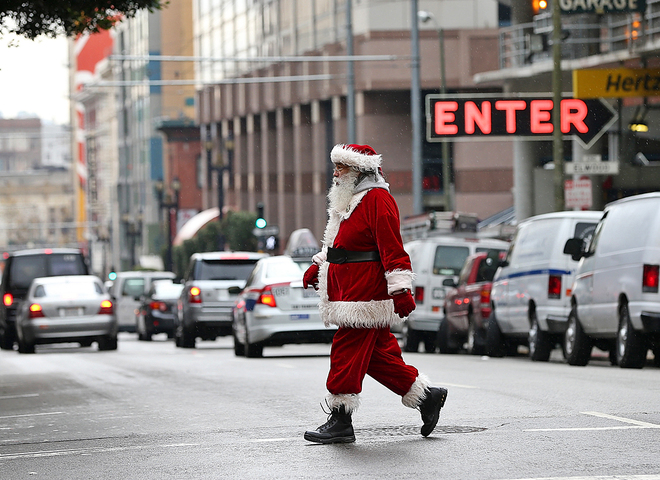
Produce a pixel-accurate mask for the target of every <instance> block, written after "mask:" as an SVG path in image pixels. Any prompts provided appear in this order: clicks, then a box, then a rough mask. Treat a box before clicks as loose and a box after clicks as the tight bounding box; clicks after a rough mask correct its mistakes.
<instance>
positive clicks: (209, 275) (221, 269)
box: [195, 260, 256, 280]
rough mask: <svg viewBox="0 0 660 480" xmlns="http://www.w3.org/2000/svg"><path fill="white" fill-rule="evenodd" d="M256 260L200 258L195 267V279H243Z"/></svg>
mask: <svg viewBox="0 0 660 480" xmlns="http://www.w3.org/2000/svg"><path fill="white" fill-rule="evenodd" d="M255 263H256V260H202V261H201V262H199V263H198V264H197V266H196V268H195V279H196V280H245V279H246V278H247V277H248V275H250V272H251V271H252V269H253V268H254V264H255Z"/></svg>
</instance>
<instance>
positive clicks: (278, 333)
mask: <svg viewBox="0 0 660 480" xmlns="http://www.w3.org/2000/svg"><path fill="white" fill-rule="evenodd" d="M303 273H304V269H303V268H302V267H301V266H300V264H299V263H298V262H296V261H295V260H293V259H292V258H291V257H288V256H285V255H280V256H275V257H267V258H262V259H261V260H259V261H258V262H257V264H256V265H255V267H254V270H252V273H251V274H250V276H249V277H248V279H247V282H246V284H245V288H244V289H243V291H242V292H241V294H240V295H239V296H238V299H237V300H236V306H235V308H234V315H233V316H234V318H233V335H234V352H235V354H236V355H237V356H242V355H245V356H247V357H261V356H263V349H264V347H266V346H281V345H285V344H289V343H331V342H332V338H333V336H334V334H335V332H336V330H337V328H336V327H333V328H326V327H325V326H324V325H323V321H322V320H321V317H320V314H319V307H318V304H319V296H318V293H317V292H316V290H314V289H313V288H308V289H304V288H303V286H302V277H303Z"/></svg>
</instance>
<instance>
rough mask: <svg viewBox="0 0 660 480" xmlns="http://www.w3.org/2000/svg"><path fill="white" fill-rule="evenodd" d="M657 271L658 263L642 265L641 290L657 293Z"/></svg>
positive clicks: (659, 269)
mask: <svg viewBox="0 0 660 480" xmlns="http://www.w3.org/2000/svg"><path fill="white" fill-rule="evenodd" d="M659 273H660V266H659V265H644V272H643V273H642V292H645V293H658V274H659Z"/></svg>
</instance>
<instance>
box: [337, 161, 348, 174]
mask: <svg viewBox="0 0 660 480" xmlns="http://www.w3.org/2000/svg"><path fill="white" fill-rule="evenodd" d="M349 168H351V167H349V166H348V165H345V164H343V163H335V168H334V170H335V172H343V171H345V170H348V169H349Z"/></svg>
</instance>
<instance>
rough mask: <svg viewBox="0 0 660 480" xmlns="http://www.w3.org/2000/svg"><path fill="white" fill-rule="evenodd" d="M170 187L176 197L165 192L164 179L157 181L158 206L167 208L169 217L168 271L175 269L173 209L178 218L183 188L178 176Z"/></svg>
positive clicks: (163, 208)
mask: <svg viewBox="0 0 660 480" xmlns="http://www.w3.org/2000/svg"><path fill="white" fill-rule="evenodd" d="M170 189H171V190H172V191H173V192H174V199H172V195H171V194H170V193H169V192H167V193H165V186H164V184H163V182H162V181H158V182H156V194H157V196H158V206H159V208H160V209H161V210H165V212H166V217H167V218H166V219H167V264H166V265H165V270H167V271H168V272H172V271H174V260H173V258H172V240H173V235H172V209H174V218H175V219H176V218H177V217H178V216H179V191H180V190H181V182H180V181H179V179H178V178H174V179H173V180H172V183H171V184H170ZM163 197H164V198H163Z"/></svg>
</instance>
